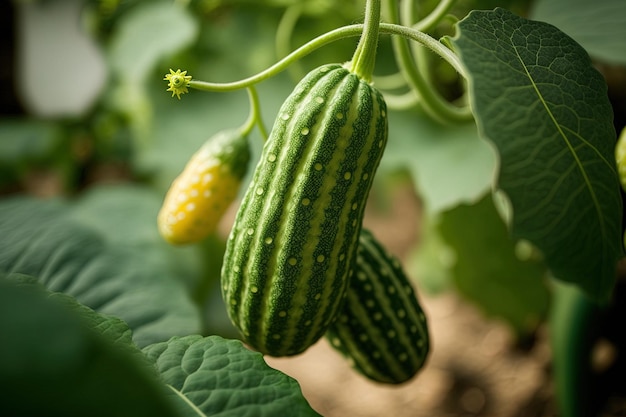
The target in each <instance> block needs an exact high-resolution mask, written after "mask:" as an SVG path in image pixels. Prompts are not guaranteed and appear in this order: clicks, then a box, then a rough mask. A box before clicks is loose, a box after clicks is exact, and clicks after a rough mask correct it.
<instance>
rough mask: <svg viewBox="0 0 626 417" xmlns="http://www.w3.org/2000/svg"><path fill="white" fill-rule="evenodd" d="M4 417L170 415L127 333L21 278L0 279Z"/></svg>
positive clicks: (154, 376) (121, 325) (120, 326)
mask: <svg viewBox="0 0 626 417" xmlns="http://www.w3.org/2000/svg"><path fill="white" fill-rule="evenodd" d="M0 334H1V335H2V342H0V386H1V387H2V401H0V414H1V415H3V416H27V415H28V416H34V415H37V416H50V417H56V416H58V417H61V416H63V417H79V416H81V417H82V416H93V417H98V416H102V417H105V416H106V417H108V416H119V417H124V416H128V417H131V416H132V417H139V416H146V417H148V416H156V415H159V416H164V417H165V416H174V415H177V414H175V412H174V410H175V409H174V408H173V407H172V403H171V402H170V401H168V399H167V397H166V396H165V394H164V391H165V387H164V386H163V385H162V384H161V383H160V381H159V379H158V375H157V374H156V373H155V372H154V369H153V368H152V367H151V366H150V363H149V362H148V361H147V360H146V358H145V356H144V355H142V352H141V350H139V349H138V348H137V347H136V346H134V345H133V344H132V342H131V340H130V337H129V334H130V330H129V329H128V326H127V325H126V324H125V323H124V322H122V321H121V320H119V319H116V318H113V317H106V316H102V315H99V314H97V313H95V312H93V311H92V310H89V309H87V308H85V307H84V306H82V305H80V304H78V303H77V302H76V301H74V300H73V299H71V298H70V297H68V296H65V295H60V294H51V293H49V292H47V291H45V290H44V289H43V288H42V287H41V286H39V285H37V284H36V283H28V280H25V279H24V277H19V276H15V275H12V276H7V277H1V278H0Z"/></svg>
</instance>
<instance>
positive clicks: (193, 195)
mask: <svg viewBox="0 0 626 417" xmlns="http://www.w3.org/2000/svg"><path fill="white" fill-rule="evenodd" d="M249 161H250V146H249V144H248V139H247V137H246V136H244V135H242V134H241V132H240V131H239V130H235V129H233V130H223V131H220V132H218V133H216V134H215V135H213V136H211V138H209V139H208V140H207V141H206V142H205V143H204V144H203V145H202V147H200V149H198V151H196V152H195V153H194V154H193V155H192V157H191V158H190V160H189V162H188V163H187V165H186V166H185V168H184V169H183V171H182V172H181V174H180V175H179V176H178V177H177V178H176V179H175V180H174V181H173V182H172V185H171V186H170V189H169V190H168V192H167V194H166V196H165V199H164V201H163V205H162V207H161V210H160V211H159V214H158V216H157V225H158V229H159V233H160V234H161V236H162V237H163V239H165V240H166V241H167V242H169V243H171V244H174V245H183V244H191V243H196V242H198V241H200V240H202V239H204V238H206V237H207V236H209V235H210V234H211V233H213V232H215V229H216V228H217V225H218V224H219V221H220V220H221V218H222V217H223V215H224V213H225V212H226V210H227V209H228V207H229V206H230V204H231V203H232V202H233V201H234V200H235V198H236V197H237V193H238V191H239V188H240V186H241V181H242V179H243V177H244V176H245V174H246V171H247V168H248V164H249Z"/></svg>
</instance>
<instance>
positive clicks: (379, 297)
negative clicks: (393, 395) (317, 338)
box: [325, 229, 429, 384]
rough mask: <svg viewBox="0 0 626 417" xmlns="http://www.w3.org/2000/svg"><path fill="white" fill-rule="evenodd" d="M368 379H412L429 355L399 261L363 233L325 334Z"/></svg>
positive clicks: (419, 314)
mask: <svg viewBox="0 0 626 417" xmlns="http://www.w3.org/2000/svg"><path fill="white" fill-rule="evenodd" d="M325 337H326V338H327V340H328V341H329V342H330V344H331V345H332V346H333V347H334V348H336V349H337V350H338V351H340V352H341V353H342V354H343V355H344V356H346V357H347V358H348V360H349V361H350V363H351V365H352V366H353V367H354V368H355V369H356V370H357V371H359V372H360V373H362V374H363V375H365V376H366V377H367V378H369V379H371V380H374V381H377V382H383V383H388V384H399V383H402V382H405V381H407V380H409V379H411V378H412V377H413V376H415V374H417V372H418V371H419V370H420V369H421V368H422V366H423V365H424V362H425V361H426V357H427V355H428V351H429V337H428V325H427V322H426V317H425V315H424V312H423V311H422V308H421V307H420V305H419V303H418V300H417V297H416V295H415V292H414V291H413V288H412V286H411V283H410V281H409V279H408V278H407V276H406V274H405V273H404V271H403V270H402V266H401V265H400V263H399V261H398V260H397V259H396V258H394V257H392V256H391V255H389V254H388V252H387V251H386V250H385V249H384V248H383V246H382V245H381V244H380V242H378V241H377V240H376V239H375V237H374V235H373V234H372V233H371V232H370V231H368V230H366V229H363V230H362V231H361V235H360V238H359V249H358V253H357V258H356V262H355V266H354V276H353V277H352V279H351V280H350V286H349V287H348V291H347V293H346V300H345V302H344V304H343V307H342V310H341V311H340V313H339V315H338V318H337V320H336V321H335V322H334V323H332V324H331V325H330V327H329V329H328V331H327V333H326V335H325Z"/></svg>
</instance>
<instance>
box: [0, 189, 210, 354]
mask: <svg viewBox="0 0 626 417" xmlns="http://www.w3.org/2000/svg"><path fill="white" fill-rule="evenodd" d="M114 230H115V229H114ZM0 236H2V238H1V239H0V272H6V273H23V274H27V275H32V276H36V277H38V278H39V279H40V282H41V283H42V284H44V285H45V286H46V287H47V288H48V289H49V290H51V291H56V292H64V293H66V294H69V295H72V296H73V297H75V298H76V299H77V300H78V301H79V302H81V303H83V304H85V305H87V306H89V307H91V308H93V309H94V310H96V311H98V312H101V313H105V314H111V315H115V316H117V317H120V318H122V319H123V320H124V321H126V322H127V323H128V324H129V325H130V327H131V328H132V329H133V338H134V340H135V342H136V343H137V344H138V345H139V346H145V345H147V344H149V343H154V342H157V341H162V340H166V339H168V338H169V337H171V336H172V335H181V334H190V333H197V332H199V331H200V320H199V312H198V311H197V309H196V308H195V306H194V305H193V303H192V302H191V300H190V299H189V297H188V296H187V294H186V291H185V288H184V286H183V285H182V283H181V282H179V281H177V279H176V276H177V275H176V272H175V271H174V270H173V268H172V265H171V264H168V262H167V259H166V258H164V256H163V252H161V251H159V250H158V248H157V247H156V246H152V247H148V246H145V247H141V246H129V245H120V244H116V243H115V242H114V241H107V240H105V239H104V238H103V235H102V234H101V233H98V231H97V229H94V228H91V227H88V226H87V225H85V224H82V223H81V222H80V221H77V220H74V219H73V218H72V210H71V206H70V205H68V204H67V203H65V202H63V201H59V200H55V201H42V200H36V199H33V198H28V197H14V198H10V199H6V200H4V201H2V202H1V203H0Z"/></svg>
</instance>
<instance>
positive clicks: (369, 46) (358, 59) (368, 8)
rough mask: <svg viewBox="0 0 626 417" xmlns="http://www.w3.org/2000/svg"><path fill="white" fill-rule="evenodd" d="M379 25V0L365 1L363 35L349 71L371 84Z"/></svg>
mask: <svg viewBox="0 0 626 417" xmlns="http://www.w3.org/2000/svg"><path fill="white" fill-rule="evenodd" d="M379 25H380V0H367V3H366V4H365V22H364V24H363V34H362V35H361V39H359V43H358V44H357V47H356V51H354V55H353V57H352V61H351V63H350V71H351V72H353V73H355V74H356V75H357V76H358V77H359V78H361V79H363V80H365V81H366V82H371V81H372V75H373V74H374V65H375V64H376V49H377V48H378V32H379Z"/></svg>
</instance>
